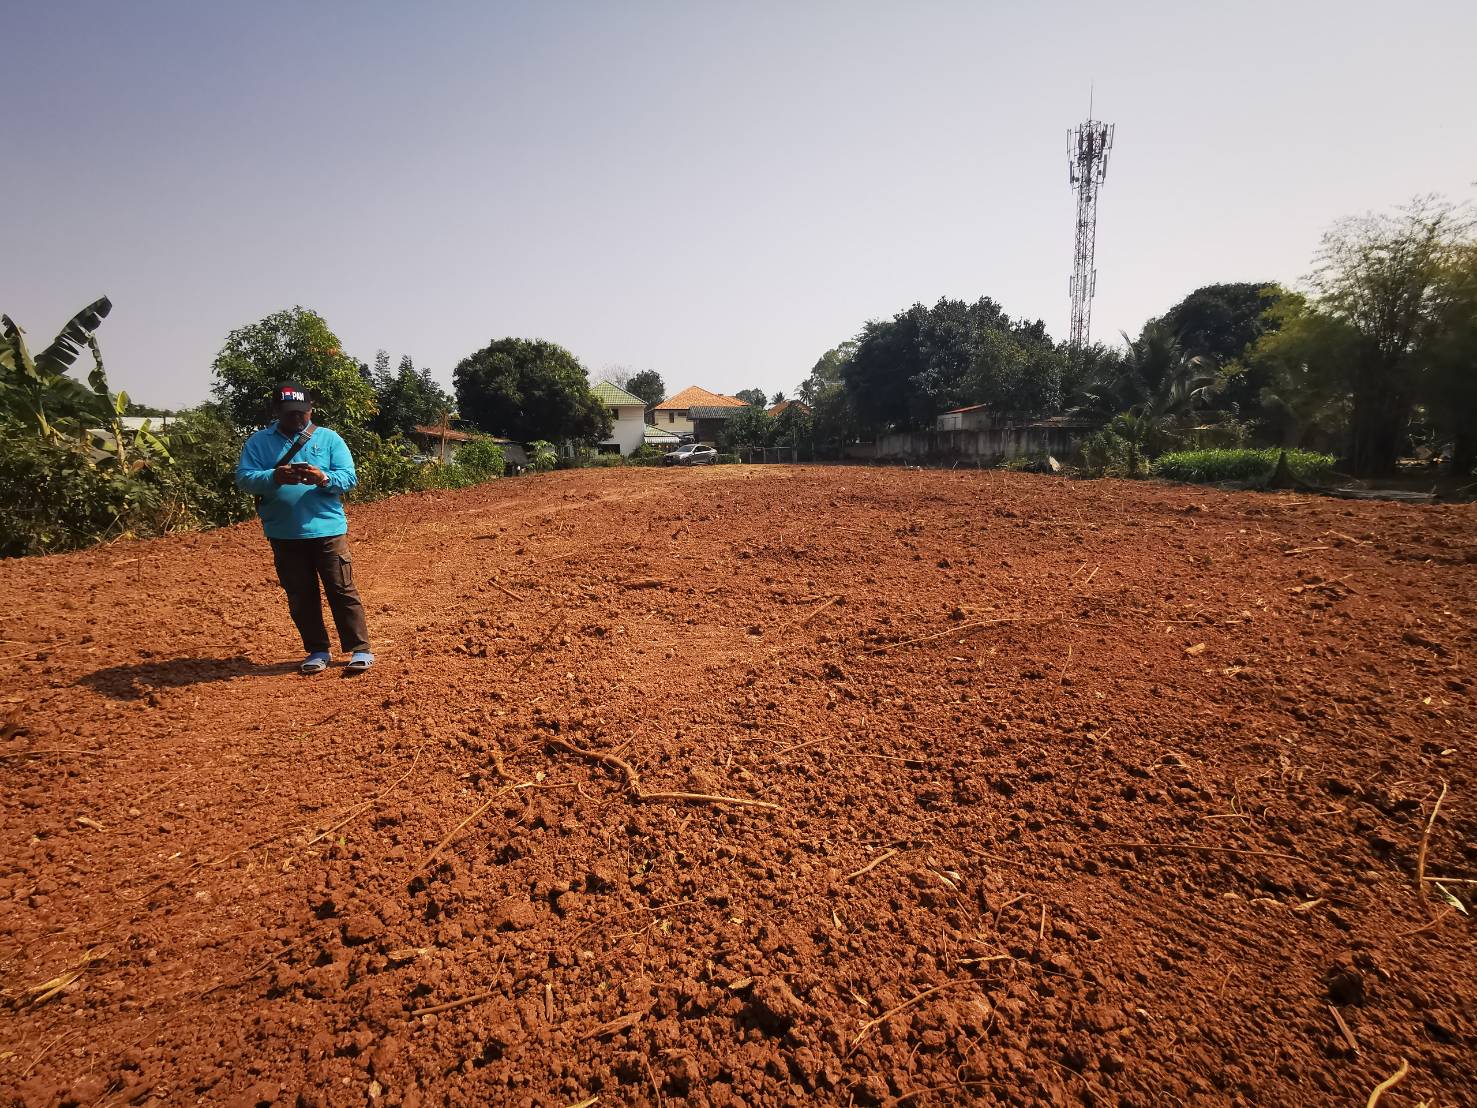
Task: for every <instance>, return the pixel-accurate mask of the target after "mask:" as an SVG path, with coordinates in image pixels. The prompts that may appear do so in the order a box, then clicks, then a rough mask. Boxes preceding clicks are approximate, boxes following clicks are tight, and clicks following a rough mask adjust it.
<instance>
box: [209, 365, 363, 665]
mask: <svg viewBox="0 0 1477 1108" xmlns="http://www.w3.org/2000/svg"><path fill="white" fill-rule="evenodd" d="M272 418H273V422H272V423H271V424H270V425H269V426H267V427H263V428H262V429H261V430H260V431H258V432H256V434H254V435H252V436H251V437H250V438H249V439H247V440H246V445H245V446H243V447H242V448H241V461H240V462H239V463H238V464H237V466H236V487H237V488H239V489H241V490H242V491H244V492H249V493H252V494H253V495H255V497H256V513H257V515H259V516H260V517H261V521H262V530H263V531H265V532H266V534H267V540H268V541H269V542H270V543H271V544H272V560H273V562H275V563H276V566H277V580H278V581H279V582H280V583H281V585H282V588H283V590H284V591H285V592H286V593H287V610H288V611H289V612H291V613H292V622H293V623H295V624H296V625H297V629H298V633H299V634H300V635H302V637H303V649H304V650H306V651H307V652H308V656H307V657H306V658H304V659H303V661H302V664H301V665H300V666H299V667H298V669H299V670H300V671H301V672H302V673H305V674H314V673H322V672H323V671H324V670H325V669H327V668H328V663H329V662H330V661H332V655H331V654H330V653H329V649H328V647H329V643H328V628H327V627H326V626H324V623H323V604H322V601H321V599H320V597H319V593H318V582H319V580H320V579H321V580H322V582H323V591H324V592H325V593H327V594H328V607H329V610H330V611H332V612H333V622H334V626H335V627H337V628H338V637H339V645H340V646H342V647H343V649H344V650H345V651H347V652H349V654H350V655H351V656H350V658H349V664H348V667H347V669H348V671H349V672H350V673H362V672H364V671H365V670H366V669H368V668H369V667H370V666H372V665H373V664H374V655H373V654H372V653H370V650H369V628H368V626H367V624H366V622H365V619H364V604H363V603H362V602H361V601H360V599H359V590H358V589H356V588H355V587H354V563H353V561H352V560H351V559H350V557H349V543H348V540H347V539H346V538H344V535H345V534H346V533H347V532H348V530H349V520H348V517H347V516H345V515H344V501H343V496H344V493H346V492H348V491H349V490H350V489H352V488H353V487H354V486H355V485H356V484H357V483H358V480H359V478H358V476H357V475H356V474H355V472H354V459H353V457H352V456H350V454H349V448H348V446H347V445H345V443H344V440H343V439H342V438H340V437H339V436H338V435H337V434H336V433H335V432H333V431H330V430H329V429H328V428H327V427H318V426H316V425H315V424H314V423H313V402H312V400H311V399H310V398H309V396H308V390H307V389H305V388H303V387H302V386H301V385H299V384H296V383H295V382H286V383H284V384H281V385H278V386H277V387H276V388H275V389H273V390H272Z"/></svg>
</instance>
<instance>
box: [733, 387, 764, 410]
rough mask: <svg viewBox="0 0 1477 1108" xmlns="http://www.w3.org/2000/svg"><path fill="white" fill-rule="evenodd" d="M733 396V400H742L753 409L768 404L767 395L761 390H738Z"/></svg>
mask: <svg viewBox="0 0 1477 1108" xmlns="http://www.w3.org/2000/svg"><path fill="white" fill-rule="evenodd" d="M733 395H734V397H735V399H738V400H742V401H743V402H744V403H745V404H748V405H749V406H750V407H754V408H763V407H765V406H766V405H767V402H768V395H767V394H766V393H765V391H764V390H763V389H740V390H739V391H738V392H736V393H734V394H733Z"/></svg>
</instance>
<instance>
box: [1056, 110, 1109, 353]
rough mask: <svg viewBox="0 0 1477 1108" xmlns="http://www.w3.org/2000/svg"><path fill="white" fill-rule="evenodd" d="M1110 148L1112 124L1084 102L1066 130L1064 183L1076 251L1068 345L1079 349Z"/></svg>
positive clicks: (1087, 321) (1086, 329)
mask: <svg viewBox="0 0 1477 1108" xmlns="http://www.w3.org/2000/svg"><path fill="white" fill-rule="evenodd" d="M1112 149H1113V124H1111V123H1099V122H1098V121H1097V120H1095V119H1093V118H1092V100H1091V98H1089V99H1088V107H1087V121H1086V122H1085V123H1083V124H1082V125H1081V126H1080V127H1074V128H1071V129H1070V130H1068V131H1067V181H1068V183H1070V184H1071V186H1072V190H1073V191H1074V192H1076V193H1077V248H1076V251H1075V253H1074V255H1073V259H1072V281H1071V284H1070V285H1069V286H1068V287H1069V288H1070V289H1071V292H1072V338H1071V346H1072V347H1073V348H1075V349H1081V348H1082V347H1084V346H1086V345H1087V343H1088V336H1089V334H1090V332H1091V331H1092V297H1093V294H1094V293H1095V292H1097V270H1096V269H1095V268H1094V267H1093V253H1094V252H1095V251H1096V249H1097V196H1098V192H1099V190H1101V189H1102V187H1103V180H1104V178H1106V177H1107V176H1108V151H1110V150H1112Z"/></svg>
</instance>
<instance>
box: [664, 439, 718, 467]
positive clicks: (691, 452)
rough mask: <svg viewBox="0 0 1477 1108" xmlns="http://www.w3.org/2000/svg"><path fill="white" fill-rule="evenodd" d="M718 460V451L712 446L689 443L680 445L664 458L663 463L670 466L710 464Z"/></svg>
mask: <svg viewBox="0 0 1477 1108" xmlns="http://www.w3.org/2000/svg"><path fill="white" fill-rule="evenodd" d="M717 460H718V451H716V450H714V449H713V448H712V447H711V446H703V445H701V444H699V443H695V442H694V443H689V444H688V445H686V446H679V447H678V448H677V449H676V450H673V451H672V452H671V453H669V454H667V455H666V456H664V457H663V458H662V465H668V466H710V465H712V464H713V463H714V462H716V461H717Z"/></svg>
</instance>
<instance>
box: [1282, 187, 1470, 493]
mask: <svg viewBox="0 0 1477 1108" xmlns="http://www.w3.org/2000/svg"><path fill="white" fill-rule="evenodd" d="M1468 227H1469V224H1468V223H1467V222H1466V218H1465V213H1464V212H1462V211H1460V210H1458V209H1456V208H1454V207H1452V206H1451V205H1450V204H1448V203H1446V202H1444V201H1442V200H1440V199H1437V198H1435V197H1425V198H1420V199H1417V200H1415V201H1412V202H1411V203H1410V204H1408V205H1407V206H1406V207H1404V208H1403V209H1400V210H1399V211H1397V212H1395V213H1394V214H1388V215H1368V216H1362V217H1358V218H1354V219H1348V220H1344V221H1343V222H1341V223H1339V224H1337V225H1336V226H1335V227H1334V228H1333V230H1331V231H1330V232H1329V233H1328V234H1326V235H1325V236H1324V238H1323V248H1322V250H1321V251H1320V252H1319V255H1318V263H1317V269H1316V270H1315V271H1314V273H1313V275H1312V277H1311V278H1310V281H1311V283H1312V286H1313V288H1314V290H1315V291H1316V293H1317V294H1318V303H1317V308H1318V310H1319V311H1321V312H1324V313H1327V314H1328V315H1330V316H1332V317H1333V318H1335V319H1337V320H1340V321H1342V322H1344V323H1346V324H1348V326H1349V327H1350V328H1352V329H1353V332H1354V333H1355V334H1356V335H1357V336H1358V341H1357V343H1356V344H1355V348H1354V350H1353V351H1352V359H1351V361H1350V363H1349V365H1348V372H1347V380H1348V384H1349V393H1350V399H1351V401H1352V409H1351V412H1350V418H1349V437H1348V444H1347V448H1346V449H1345V452H1344V460H1345V464H1346V466H1347V468H1348V470H1349V471H1350V472H1351V473H1353V474H1354V475H1355V476H1359V477H1374V476H1384V475H1387V474H1390V473H1393V472H1394V469H1395V462H1396V460H1397V459H1398V458H1399V455H1400V450H1401V447H1402V446H1403V445H1404V442H1405V438H1406V433H1407V429H1408V427H1409V424H1410V416H1411V411H1412V409H1413V407H1414V404H1415V400H1416V396H1417V394H1418V392H1419V388H1420V378H1421V373H1422V370H1423V368H1424V367H1425V364H1426V362H1427V361H1428V359H1429V357H1430V356H1431V352H1432V342H1433V339H1434V338H1435V335H1436V332H1437V326H1436V322H1437V320H1436V317H1437V285H1438V282H1439V281H1440V279H1441V275H1442V274H1443V273H1444V272H1445V271H1446V270H1447V268H1448V267H1449V266H1450V265H1451V264H1452V261H1453V259H1454V257H1455V256H1456V253H1457V251H1458V248H1459V244H1460V242H1461V239H1462V236H1463V234H1464V233H1465V232H1466V230H1467V229H1468Z"/></svg>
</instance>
